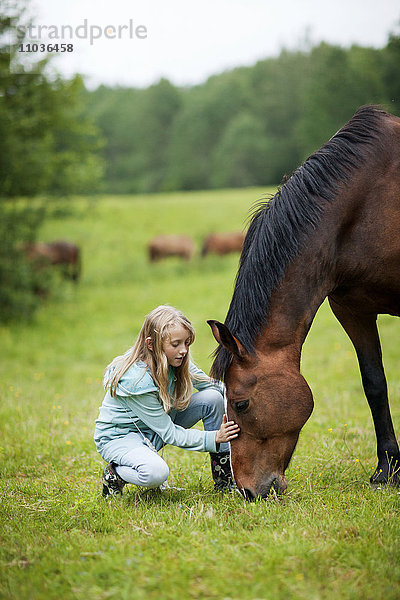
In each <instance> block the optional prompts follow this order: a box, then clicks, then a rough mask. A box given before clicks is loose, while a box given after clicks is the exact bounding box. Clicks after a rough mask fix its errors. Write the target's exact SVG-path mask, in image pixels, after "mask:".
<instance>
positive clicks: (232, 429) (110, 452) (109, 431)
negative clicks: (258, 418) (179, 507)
mask: <svg viewBox="0 0 400 600" xmlns="http://www.w3.org/2000/svg"><path fill="white" fill-rule="evenodd" d="M194 337H195V332H194V329H193V327H192V325H191V323H190V322H189V321H188V319H187V318H186V317H185V316H184V315H183V314H182V313H181V312H180V311H178V310H177V309H175V308H173V307H171V306H159V307H157V308H155V309H154V310H153V311H152V312H151V313H150V314H149V315H147V317H146V318H145V321H144V323H143V326H142V328H141V330H140V333H139V336H138V339H137V341H136V343H135V345H134V346H133V348H131V349H130V350H128V352H126V353H125V354H124V355H122V356H118V357H117V358H115V359H114V360H113V361H112V363H111V364H110V365H108V367H107V369H106V372H105V376H104V387H105V389H106V395H105V398H104V400H103V404H102V406H101V407H100V412H99V417H98V419H97V420H96V427H95V435H94V439H95V443H96V447H97V450H98V452H99V453H100V455H101V456H102V458H103V459H104V460H105V461H106V462H107V463H108V464H107V465H106V467H105V469H104V472H103V496H104V497H109V496H115V495H121V494H122V489H123V487H124V485H125V484H126V483H133V484H135V485H139V486H143V487H147V488H154V487H159V486H162V485H163V484H164V483H165V482H166V480H167V478H168V474H169V468H168V465H167V463H166V462H165V461H164V459H163V458H162V457H161V456H160V455H159V454H158V453H157V452H158V450H160V449H161V448H162V447H163V446H165V445H166V444H172V445H174V446H179V447H180V448H185V449H187V450H198V451H201V452H210V455H211V470H212V476H213V480H214V487H215V489H217V490H222V491H228V490H231V489H233V482H232V475H231V469H230V460H229V442H230V441H231V440H232V439H234V438H236V437H237V436H238V433H239V427H238V426H237V425H236V424H235V423H234V422H233V421H230V422H227V421H226V417H225V415H224V399H223V384H222V383H221V382H217V381H213V380H211V379H210V378H209V377H208V376H207V375H206V374H205V373H203V371H201V370H200V369H199V368H197V367H196V366H195V365H194V364H193V363H192V362H191V361H190V358H189V347H190V345H191V344H192V343H193V341H194ZM193 386H194V387H195V388H196V389H197V392H196V393H193ZM199 421H202V422H203V425H204V431H203V430H198V429H190V428H191V427H192V426H193V425H194V424H195V423H197V422H199Z"/></svg>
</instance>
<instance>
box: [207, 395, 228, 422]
mask: <svg viewBox="0 0 400 600" xmlns="http://www.w3.org/2000/svg"><path fill="white" fill-rule="evenodd" d="M204 394H206V396H205V399H206V406H207V408H208V410H209V411H210V412H214V413H216V414H221V416H222V415H223V414H224V412H225V402H224V397H223V395H222V394H221V392H220V391H219V390H212V389H209V390H204Z"/></svg>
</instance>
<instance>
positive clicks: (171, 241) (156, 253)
mask: <svg viewBox="0 0 400 600" xmlns="http://www.w3.org/2000/svg"><path fill="white" fill-rule="evenodd" d="M148 251H149V257H150V260H151V261H155V260H159V259H161V258H165V257H167V256H180V257H181V258H185V259H186V260H189V259H190V258H191V257H192V255H193V253H194V243H193V240H192V239H191V238H190V237H189V236H187V235H166V234H165V235H158V236H156V237H154V238H153V239H152V240H151V241H150V243H149V245H148Z"/></svg>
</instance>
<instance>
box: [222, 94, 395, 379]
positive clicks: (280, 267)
mask: <svg viewBox="0 0 400 600" xmlns="http://www.w3.org/2000/svg"><path fill="white" fill-rule="evenodd" d="M386 114H387V113H385V111H383V110H381V109H380V108H378V107H375V106H365V107H362V108H360V109H359V110H358V111H357V112H356V113H355V115H354V116H353V117H352V118H351V119H350V121H349V122H348V123H347V124H346V125H344V127H342V129H340V130H339V131H338V132H337V133H336V134H335V135H334V136H333V137H332V138H331V139H330V140H329V141H328V142H327V143H326V144H324V146H322V147H321V148H320V149H319V150H317V152H315V153H314V154H312V155H311V156H310V157H309V158H308V159H307V160H306V161H305V162H304V163H303V165H301V166H300V167H299V168H298V169H297V170H296V171H295V172H294V173H293V175H292V176H291V177H290V179H289V180H288V181H287V182H286V183H285V184H284V185H283V186H282V188H281V189H280V190H279V191H278V192H277V193H276V194H275V196H273V197H272V198H270V199H269V200H267V201H264V202H262V203H259V204H258V205H257V206H256V210H255V211H254V212H253V214H252V215H251V222H250V226H249V230H248V233H247V235H246V239H245V242H244V245H243V251H242V255H241V258H240V265H239V270H238V274H237V277H236V284H235V290H234V293H233V297H232V301H231V304H230V307H229V310H228V314H227V316H226V321H225V324H226V325H227V327H228V328H229V330H230V331H231V333H232V334H233V335H234V336H235V337H237V338H238V339H239V340H240V342H241V343H242V344H243V346H244V347H245V348H246V350H247V351H248V352H250V353H251V352H254V344H255V341H256V338H257V336H258V334H259V333H260V331H261V329H262V327H263V326H264V325H265V324H266V322H267V314H268V308H269V302H270V297H271V293H272V292H273V290H274V289H276V287H277V286H278V284H279V282H280V281H281V279H282V278H283V275H284V273H285V271H286V268H287V267H288V265H289V264H290V263H291V262H292V261H293V259H294V258H295V257H296V256H297V254H298V253H299V251H300V249H301V247H302V245H303V243H304V241H305V240H306V239H307V236H308V235H309V234H310V232H311V231H312V230H313V229H314V228H315V227H316V226H317V224H318V222H319V220H320V217H321V214H322V213H323V211H324V207H325V206H326V204H327V203H329V202H332V201H333V199H334V198H335V195H336V193H337V190H338V187H339V185H340V184H341V183H343V182H345V181H346V180H347V179H348V178H349V177H350V176H351V174H352V173H353V172H354V170H355V169H357V167H359V166H360V164H361V163H362V162H363V160H365V158H366V155H367V150H368V148H369V147H370V146H371V144H373V143H376V142H377V140H378V138H379V134H380V132H381V131H382V128H381V122H382V117H383V116H385V115H386ZM214 355H215V359H214V363H213V365H212V369H211V374H212V376H213V377H214V378H216V379H221V380H223V379H224V378H225V374H226V371H227V369H228V367H229V365H230V362H231V358H232V357H231V355H230V353H229V352H228V351H227V350H225V348H223V347H222V346H218V348H217V349H216V351H215V354H214Z"/></svg>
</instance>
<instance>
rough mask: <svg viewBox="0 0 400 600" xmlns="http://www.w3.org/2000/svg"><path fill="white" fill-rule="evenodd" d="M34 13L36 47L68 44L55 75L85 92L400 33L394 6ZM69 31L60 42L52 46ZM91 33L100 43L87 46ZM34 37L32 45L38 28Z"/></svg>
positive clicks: (194, 6)
mask: <svg viewBox="0 0 400 600" xmlns="http://www.w3.org/2000/svg"><path fill="white" fill-rule="evenodd" d="M31 6H32V11H33V14H35V15H36V18H35V24H36V26H38V25H41V26H42V29H41V41H52V42H53V43H55V42H56V41H58V42H59V43H61V42H67V43H68V42H69V43H71V42H72V43H73V44H74V50H73V52H70V53H65V54H63V55H59V56H58V58H57V59H55V60H54V62H53V66H56V68H57V69H58V70H59V71H60V72H61V73H62V74H63V75H64V76H70V75H72V74H73V73H75V72H80V73H82V74H83V75H85V76H86V77H85V81H86V84H87V85H88V86H89V87H91V88H93V87H96V86H97V85H99V84H100V83H104V84H108V85H124V86H137V87H145V86H148V85H150V84H151V83H154V82H156V81H158V80H159V79H160V78H161V77H166V78H168V79H169V80H170V81H172V82H173V83H174V84H175V85H192V84H196V83H201V82H202V81H204V80H205V79H206V78H207V77H208V76H210V75H212V74H215V73H220V72H221V71H224V70H226V69H231V68H233V67H236V66H240V65H252V64H254V63H255V62H256V61H257V60H260V59H263V58H266V57H269V56H276V55H277V54H279V52H280V50H281V49H282V48H283V47H285V48H289V49H293V48H298V47H300V46H302V47H306V46H305V44H306V40H308V43H311V44H312V45H314V44H316V43H318V42H320V41H321V40H324V41H327V42H329V43H331V44H338V45H341V46H345V47H348V46H350V45H351V44H358V45H362V46H373V47H376V48H380V47H383V46H384V45H385V44H386V42H387V39H388V34H389V33H390V32H396V33H399V31H400V27H399V22H400V2H399V0H241V1H239V0H202V1H201V2H191V1H190V0H168V1H167V0H141V1H140V2H135V1H134V0H114V1H112V0H111V1H110V0H95V1H93V0H68V1H67V0H32V2H31ZM85 20H86V21H85ZM85 23H86V24H85ZM67 25H68V26H70V29H68V28H65V29H64V33H65V35H64V36H63V39H55V38H54V36H55V35H60V34H61V27H62V26H67ZM79 26H81V27H80V29H79V30H77V29H76V28H77V27H79ZM124 26H125V27H124ZM139 26H140V27H139ZM137 27H139V29H138V30H137V32H136V28H137ZM56 28H57V29H56ZM91 28H92V29H91ZM71 30H72V35H73V37H74V39H73V40H71V39H69V37H68V36H69V35H71V33H70V32H71ZM105 30H106V33H105ZM91 31H92V32H93V34H94V36H99V35H101V37H100V38H99V39H93V40H92V43H91V40H90V32H91ZM100 31H101V34H100ZM76 32H78V33H79V35H80V36H81V37H78V35H77V34H76ZM32 33H34V36H33V37H35V36H36V37H38V36H39V33H38V27H37V29H36V30H34V31H32ZM67 33H68V35H67ZM46 34H47V39H45V38H46ZM85 34H87V37H86V39H85V38H84V37H83V36H85ZM107 34H108V38H107ZM51 35H52V36H53V38H52V39H49V37H51Z"/></svg>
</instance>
